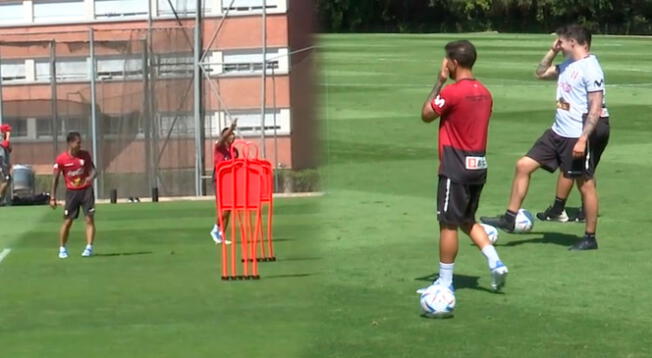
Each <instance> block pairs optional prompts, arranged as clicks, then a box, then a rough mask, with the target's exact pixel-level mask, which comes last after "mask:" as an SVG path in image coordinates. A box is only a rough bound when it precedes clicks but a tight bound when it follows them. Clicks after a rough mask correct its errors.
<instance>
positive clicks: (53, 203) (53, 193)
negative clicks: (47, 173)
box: [50, 164, 61, 209]
mask: <svg viewBox="0 0 652 358" xmlns="http://www.w3.org/2000/svg"><path fill="white" fill-rule="evenodd" d="M59 173H61V170H59V165H58V164H55V165H54V171H53V172H52V190H50V207H51V208H52V209H54V208H56V207H57V186H59Z"/></svg>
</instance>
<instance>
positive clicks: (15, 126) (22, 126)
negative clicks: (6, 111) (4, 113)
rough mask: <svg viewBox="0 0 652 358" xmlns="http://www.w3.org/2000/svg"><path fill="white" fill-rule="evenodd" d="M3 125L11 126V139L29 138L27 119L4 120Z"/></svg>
mask: <svg viewBox="0 0 652 358" xmlns="http://www.w3.org/2000/svg"><path fill="white" fill-rule="evenodd" d="M2 123H6V124H9V125H10V126H11V137H12V138H13V137H16V138H25V137H27V119H25V118H3V119H2Z"/></svg>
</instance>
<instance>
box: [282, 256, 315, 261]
mask: <svg viewBox="0 0 652 358" xmlns="http://www.w3.org/2000/svg"><path fill="white" fill-rule="evenodd" d="M317 260H321V257H284V258H277V261H317Z"/></svg>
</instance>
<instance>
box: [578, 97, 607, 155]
mask: <svg viewBox="0 0 652 358" xmlns="http://www.w3.org/2000/svg"><path fill="white" fill-rule="evenodd" d="M603 97H604V93H603V92H602V91H594V92H589V113H588V114H587V115H586V122H585V123H584V129H583V130H582V135H581V136H580V138H579V139H578V140H577V143H576V144H575V146H574V147H573V156H576V157H580V156H583V155H584V153H585V151H586V142H587V141H588V140H589V136H590V135H591V133H593V130H594V129H595V126H596V125H597V124H598V119H600V114H601V113H602V100H603Z"/></svg>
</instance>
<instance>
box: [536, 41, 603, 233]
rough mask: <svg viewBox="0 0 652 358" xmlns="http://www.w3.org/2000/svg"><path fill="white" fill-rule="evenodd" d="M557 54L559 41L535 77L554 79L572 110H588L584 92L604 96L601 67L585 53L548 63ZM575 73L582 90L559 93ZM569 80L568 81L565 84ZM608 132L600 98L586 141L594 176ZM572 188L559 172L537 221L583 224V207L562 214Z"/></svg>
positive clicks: (562, 113) (581, 115) (580, 115)
mask: <svg viewBox="0 0 652 358" xmlns="http://www.w3.org/2000/svg"><path fill="white" fill-rule="evenodd" d="M586 45H587V47H588V48H589V49H590V46H591V41H590V34H588V39H587V41H586ZM560 51H561V48H560V47H559V40H555V42H554V43H553V45H552V47H551V48H550V49H549V50H548V52H547V53H546V55H545V56H544V57H543V59H542V61H541V64H540V65H539V67H538V68H537V71H536V76H537V77H538V78H539V79H542V80H554V79H558V86H557V98H565V97H570V98H571V100H572V101H573V102H574V103H579V105H578V106H576V108H578V109H583V110H584V111H586V110H587V109H588V103H587V100H588V97H587V95H586V92H587V91H589V92H591V91H602V92H603V94H605V95H606V90H605V87H604V86H605V84H604V74H603V73H602V68H601V67H600V64H599V63H598V60H597V58H596V57H595V55H592V54H589V55H588V56H586V57H584V58H582V59H580V60H577V61H574V60H572V59H566V60H565V61H564V62H562V63H561V64H560V65H557V66H552V61H553V60H554V58H555V57H556V55H557V54H558V53H559V52H560ZM578 73H580V74H582V75H583V78H584V80H585V81H587V82H588V83H586V87H583V86H575V87H572V88H571V91H570V92H568V93H566V92H565V91H563V89H564V86H566V84H567V83H572V76H573V75H577V74H578ZM569 80H570V81H571V82H569ZM566 87H567V86H566ZM571 110H572V108H571ZM557 112H558V115H560V116H561V117H562V118H567V120H568V121H574V120H577V118H581V119H582V120H583V119H584V118H585V117H586V113H577V111H575V112H573V111H563V110H561V109H558V110H557ZM553 129H554V127H553ZM564 130H565V128H563V127H559V128H557V130H555V131H556V132H563V131H564ZM571 130H572V131H575V130H576V129H575V128H572V129H571ZM609 132H610V130H609V112H608V110H607V106H606V103H605V100H604V96H603V103H602V112H601V113H600V118H599V119H598V123H597V124H596V127H595V129H594V131H593V132H592V133H591V135H590V136H589V141H588V143H589V148H590V151H591V153H590V154H591V155H590V160H591V161H592V166H593V171H594V173H595V170H596V168H597V166H598V164H599V162H600V157H601V156H602V153H603V151H604V149H605V148H606V146H607V144H608V143H609ZM572 188H573V179H572V178H570V177H567V176H565V175H564V173H561V172H560V173H559V178H558V180H557V188H556V195H555V199H554V201H553V204H552V205H551V206H549V207H548V208H547V209H546V210H544V211H543V212H540V213H537V217H538V218H539V219H540V220H544V221H559V222H566V221H578V222H581V221H584V217H585V215H584V210H583V207H584V205H582V207H581V208H580V210H579V212H578V213H577V214H575V215H571V216H569V215H567V214H566V210H565V206H566V199H567V198H568V196H569V195H570V191H571V189H572Z"/></svg>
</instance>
